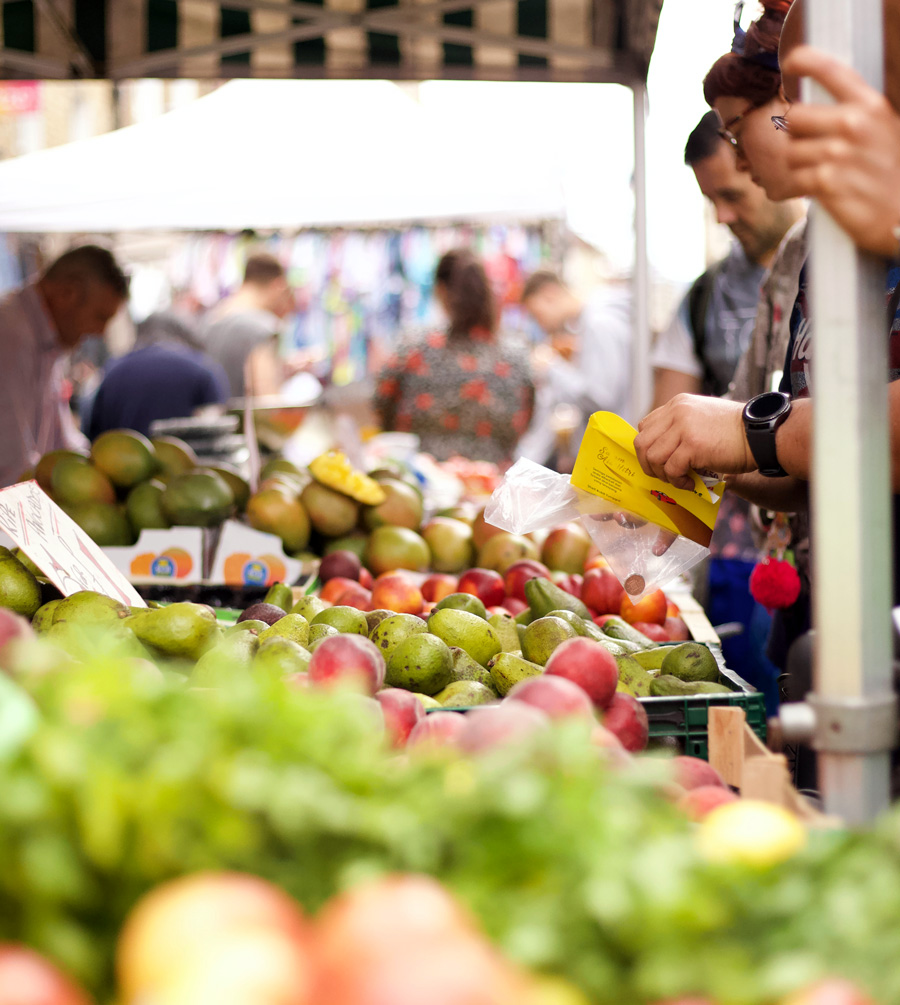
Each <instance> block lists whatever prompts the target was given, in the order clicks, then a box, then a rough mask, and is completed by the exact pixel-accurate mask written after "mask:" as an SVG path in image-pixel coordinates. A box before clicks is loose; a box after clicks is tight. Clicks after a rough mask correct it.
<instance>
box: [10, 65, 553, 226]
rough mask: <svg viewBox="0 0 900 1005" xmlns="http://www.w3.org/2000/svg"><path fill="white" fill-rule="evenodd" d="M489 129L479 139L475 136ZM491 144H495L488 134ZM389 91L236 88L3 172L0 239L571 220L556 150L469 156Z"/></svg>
mask: <svg viewBox="0 0 900 1005" xmlns="http://www.w3.org/2000/svg"><path fill="white" fill-rule="evenodd" d="M479 129H480V130H481V134H479V131H478V130H479ZM489 129H490V130H491V132H492V135H491V136H489V135H488V130H489ZM446 130H447V126H446V124H445V123H441V122H436V121H432V120H431V119H430V117H429V116H428V115H427V114H426V112H425V111H424V110H423V109H422V108H421V107H420V105H419V104H418V103H417V102H416V101H415V100H414V98H413V97H411V96H410V95H409V94H408V93H407V92H405V91H404V90H403V89H402V88H401V87H398V86H397V85H396V84H393V83H389V82H387V81H353V80H346V81H315V80H310V81H306V80H286V81H261V80H234V81H231V82H229V83H227V84H225V85H224V86H222V87H221V88H219V89H218V90H216V91H214V92H212V93H211V94H209V95H207V96H205V97H203V98H200V99H198V100H197V101H194V102H192V103H191V104H189V105H187V106H184V107H182V108H179V109H177V110H175V111H172V112H169V113H168V114H166V115H163V116H161V117H160V118H158V119H155V120H152V121H149V122H145V123H141V124H139V125H135V126H129V127H127V128H125V129H120V130H117V131H115V132H112V133H107V134H105V135H102V136H97V137H93V138H91V139H88V140H82V141H79V142H75V143H70V144H67V145H65V146H63V147H56V148H53V149H50V150H42V151H40V152H38V153H34V154H28V155H26V156H23V157H18V158H15V159H14V160H10V161H7V162H5V163H2V164H0V230H2V231H7V232H20V233H22V232H25V233H41V232H45V233H46V232H53V233H68V232H94V233H96V232H103V233H115V232H121V231H134V230H182V231H185V230H241V229H244V228H254V229H269V228H271V229H279V228H280V229H293V228H300V227H328V226H338V225H350V224H353V225H370V224H376V223H408V222H413V221H417V220H434V219H437V220H460V219H463V220H469V221H478V220H491V221H494V220H520V221H526V220H544V219H556V218H561V217H562V216H563V215H564V210H565V206H564V199H563V191H562V183H561V180H560V179H561V175H560V172H559V167H558V165H557V164H555V163H554V157H553V154H552V152H550V151H549V150H546V149H545V150H543V151H541V150H540V149H531V150H530V151H529V153H528V156H527V157H523V156H521V153H520V149H519V147H518V145H517V144H515V143H513V142H508V143H507V142H503V140H502V139H498V137H497V135H496V128H494V127H493V126H492V125H491V124H489V123H483V124H481V126H480V127H479V126H478V125H477V124H476V125H474V126H471V127H470V128H469V129H468V131H467V133H466V135H465V138H464V147H465V150H466V151H473V152H474V151H483V152H484V153H483V154H482V155H474V154H473V155H471V156H465V155H461V151H460V150H459V149H456V150H455V149H453V146H454V145H453V144H451V143H450V141H449V140H448V135H447V131H446Z"/></svg>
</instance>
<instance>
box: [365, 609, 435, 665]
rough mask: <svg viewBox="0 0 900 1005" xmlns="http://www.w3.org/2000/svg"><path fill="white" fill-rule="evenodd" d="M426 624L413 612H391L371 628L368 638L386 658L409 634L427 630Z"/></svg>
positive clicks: (417, 633) (418, 633)
mask: <svg viewBox="0 0 900 1005" xmlns="http://www.w3.org/2000/svg"><path fill="white" fill-rule="evenodd" d="M427 631H428V626H427V625H426V624H425V622H424V621H423V620H422V619H421V618H420V617H417V616H416V615H415V614H392V615H391V616H390V617H388V618H384V619H383V620H382V621H379V623H378V624H377V625H376V626H375V627H374V628H373V629H372V631H371V632H370V633H369V638H370V639H371V640H372V641H373V642H374V643H375V645H376V646H378V651H379V652H380V653H381V655H382V656H383V657H384V658H385V659H386V660H387V659H388V658H389V657H390V655H391V653H392V652H393V651H394V649H396V648H397V646H398V645H400V643H401V642H402V641H403V640H404V639H406V638H409V636H410V635H420V634H421V633H422V632H427Z"/></svg>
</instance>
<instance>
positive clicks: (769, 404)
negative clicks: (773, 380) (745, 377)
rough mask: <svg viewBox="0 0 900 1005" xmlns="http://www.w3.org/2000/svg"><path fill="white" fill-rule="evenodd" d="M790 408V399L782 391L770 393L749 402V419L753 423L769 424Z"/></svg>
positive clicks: (747, 409) (747, 411) (747, 412)
mask: <svg viewBox="0 0 900 1005" xmlns="http://www.w3.org/2000/svg"><path fill="white" fill-rule="evenodd" d="M789 407H790V398H788V396H787V395H786V394H783V393H782V392H781V391H768V392H767V393H766V394H760V395H757V397H755V398H753V400H752V401H748V402H747V406H746V414H747V418H748V419H750V420H751V421H752V422H768V421H770V420H771V419H776V418H777V417H778V416H779V415H780V414H781V413H782V412H784V411H786V409H787V408H789Z"/></svg>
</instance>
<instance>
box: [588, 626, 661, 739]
mask: <svg viewBox="0 0 900 1005" xmlns="http://www.w3.org/2000/svg"><path fill="white" fill-rule="evenodd" d="M598 645H599V643H598ZM613 662H615V660H614V661H613ZM603 725H604V726H605V727H606V728H607V729H608V730H609V731H610V732H611V733H615V734H616V736H617V737H618V738H619V739H620V740H621V741H622V746H623V747H624V748H625V749H626V750H627V751H630V752H631V753H632V754H635V753H637V752H638V751H639V750H644V749H645V748H646V746H647V738H648V736H649V732H650V723H649V722H648V721H647V713H646V711H645V710H644V706H643V705H642V704H641V703H640V702H639V701H638V700H637V698H633V697H632V696H631V695H630V694H625V693H624V692H617V693H616V694H614V695H613V697H612V701H610V703H609V705H608V706H607V709H606V712H605V713H604V715H603Z"/></svg>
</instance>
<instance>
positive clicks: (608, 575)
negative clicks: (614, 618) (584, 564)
mask: <svg viewBox="0 0 900 1005" xmlns="http://www.w3.org/2000/svg"><path fill="white" fill-rule="evenodd" d="M581 599H582V600H583V601H584V602H585V603H586V604H587V605H588V607H590V608H591V609H592V610H594V611H596V612H597V613H598V614H618V613H619V611H620V610H621V609H622V601H623V600H624V599H625V590H624V588H623V587H622V584H621V583H620V582H619V581H618V579H616V577H615V574H614V573H613V572H611V571H610V570H609V569H598V568H592V569H588V570H587V572H585V574H584V584H583V586H582V587H581Z"/></svg>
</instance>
